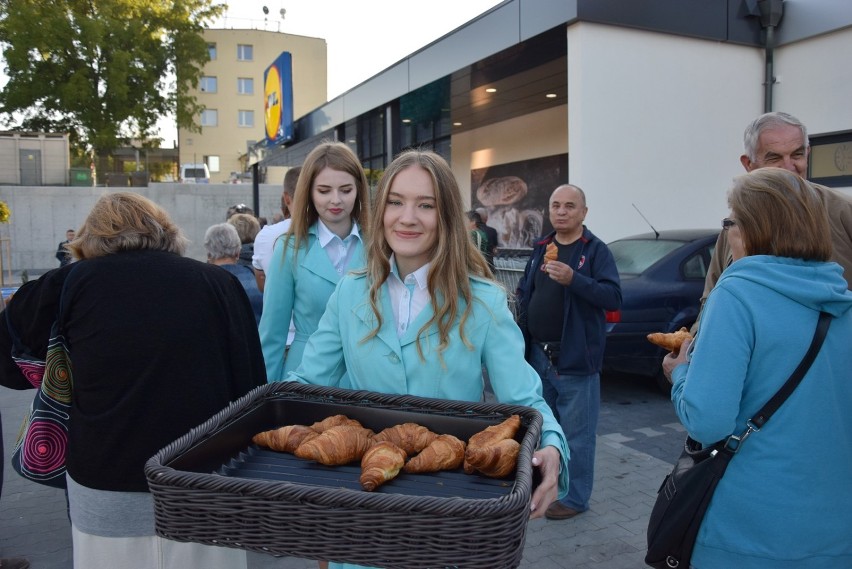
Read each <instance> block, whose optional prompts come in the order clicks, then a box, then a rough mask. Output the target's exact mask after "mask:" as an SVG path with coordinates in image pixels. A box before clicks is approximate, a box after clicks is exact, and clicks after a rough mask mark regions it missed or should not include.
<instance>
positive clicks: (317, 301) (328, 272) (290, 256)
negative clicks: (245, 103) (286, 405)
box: [259, 142, 368, 381]
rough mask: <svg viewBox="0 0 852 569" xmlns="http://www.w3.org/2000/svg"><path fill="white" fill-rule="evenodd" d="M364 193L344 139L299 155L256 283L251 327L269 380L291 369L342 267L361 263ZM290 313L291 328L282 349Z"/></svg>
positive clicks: (357, 166)
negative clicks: (285, 225)
mask: <svg viewBox="0 0 852 569" xmlns="http://www.w3.org/2000/svg"><path fill="white" fill-rule="evenodd" d="M367 192H368V187H367V177H366V175H365V174H364V169H363V168H362V167H361V163H360V162H359V160H358V157H357V156H355V153H353V152H352V150H350V149H349V147H347V146H346V145H345V144H342V143H339V142H326V143H322V144H320V145H319V146H317V147H316V148H314V149H313V150H312V151H311V153H310V154H308V157H307V158H306V159H305V162H304V164H303V165H302V171H301V173H300V174H299V181H298V182H297V184H296V191H295V195H294V197H293V207H292V224H291V225H290V229H289V231H288V232H287V233H285V234H284V235H283V236H281V237H280V238H279V239H278V241H277V242H276V243H275V247H274V250H273V255H272V259H271V260H270V263H269V271H267V274H266V284H265V286H264V289H263V316H262V317H261V319H260V330H259V331H260V341H261V345H262V347H263V358H264V361H265V363H266V374H267V379H268V380H269V381H280V380H282V379H284V378H285V377H286V375H287V372H289V371H292V370H295V369H296V368H297V367H299V363H300V362H301V360H302V352H303V351H304V349H305V343H306V342H307V340H308V337H310V335H311V334H312V333H313V332H314V331H315V330H316V328H317V324H318V323H319V319H320V317H321V316H322V314H323V312H324V311H325V305H326V302H327V301H328V297H329V296H331V293H332V292H333V291H334V287H335V286H336V285H337V283H338V282H339V281H340V279H341V278H342V277H343V275H345V274H346V272H347V271H349V270H351V269H353V268H362V267H363V266H364V246H363V244H362V242H361V237H362V236H361V228H362V227H363V226H364V225H365V224H366V221H367V216H368V212H367V209H368V206H367V202H368V193H367ZM291 317H292V319H293V323H294V326H295V328H296V334H295V337H294V339H293V343H292V344H291V346H290V348H289V350H288V349H287V334H288V331H289V327H290V319H291Z"/></svg>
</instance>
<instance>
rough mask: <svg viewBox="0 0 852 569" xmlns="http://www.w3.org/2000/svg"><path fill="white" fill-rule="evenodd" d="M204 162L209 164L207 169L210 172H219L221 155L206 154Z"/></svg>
mask: <svg viewBox="0 0 852 569" xmlns="http://www.w3.org/2000/svg"><path fill="white" fill-rule="evenodd" d="M204 163H205V164H207V169H208V170H210V172H211V173H212V172H218V171H219V157H218V156H205V157H204Z"/></svg>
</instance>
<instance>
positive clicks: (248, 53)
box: [237, 43, 254, 61]
mask: <svg viewBox="0 0 852 569" xmlns="http://www.w3.org/2000/svg"><path fill="white" fill-rule="evenodd" d="M253 52H254V48H253V46H250V45H248V44H244V43H240V44H237V61H251V60H252V59H254V53H253Z"/></svg>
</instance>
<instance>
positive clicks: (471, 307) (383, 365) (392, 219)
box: [289, 150, 568, 568]
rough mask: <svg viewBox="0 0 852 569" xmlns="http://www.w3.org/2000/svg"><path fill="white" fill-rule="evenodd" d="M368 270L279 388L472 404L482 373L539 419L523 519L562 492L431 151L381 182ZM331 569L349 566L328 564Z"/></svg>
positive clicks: (563, 481) (547, 438)
mask: <svg viewBox="0 0 852 569" xmlns="http://www.w3.org/2000/svg"><path fill="white" fill-rule="evenodd" d="M375 199H376V203H375V209H374V215H373V217H372V220H371V224H370V244H369V247H368V251H367V267H366V269H365V270H363V271H360V272H358V273H350V274H349V275H347V276H346V277H344V278H343V280H342V281H341V282H340V284H339V286H338V288H337V290H336V291H335V292H334V294H333V295H332V296H331V298H330V300H329V302H328V306H327V309H326V312H325V314H324V315H323V317H322V319H321V321H320V323H319V327H318V329H317V331H316V332H315V333H314V335H313V336H312V337H311V339H310V342H308V345H307V347H306V349H305V354H304V357H303V359H302V365H301V367H300V368H299V369H298V370H297V371H296V372H295V373H293V374H290V376H289V379H293V380H297V381H301V382H304V383H312V384H322V385H330V386H336V387H339V386H340V385H341V383H340V382H341V379H342V378H343V377H344V376H348V377H347V379H346V380H345V381H346V383H347V385H346V386H347V387H352V388H353V389H366V390H370V391H378V392H382V393H393V394H410V395H417V396H422V397H432V398H444V399H456V400H464V401H480V400H481V399H482V396H483V390H484V384H483V379H482V367H483V365H484V366H485V367H486V368H487V370H488V374H489V378H490V380H491V384H492V387H493V389H494V394H495V396H496V397H497V399H498V400H499V401H500V402H503V403H511V404H520V405H528V406H531V407H535V408H536V409H538V410H539V411H540V412H541V414H542V416H543V417H544V424H543V427H542V440H541V445H540V448H539V450H538V451H536V453H535V454H534V458H533V465H534V466H536V467H538V468H540V470H541V474H542V482H541V484H540V485H539V486H538V487H537V488H536V489H535V491H534V493H533V498H532V504H531V508H532V517H539V516H543V515H544V511H545V509H546V508H547V505H548V504H550V503H551V502H552V501H553V500H555V499H556V495H557V487H558V490H559V492H560V493H562V494H564V493H565V492H567V488H568V478H567V473H568V465H567V460H568V449H567V447H566V444H565V438H564V436H563V434H562V430H561V429H560V427H559V424H558V423H557V422H556V420H555V418H554V417H553V414H552V413H551V411H550V408H549V407H548V406H547V404H546V403H545V401H544V399H543V397H542V394H541V381H540V380H539V378H538V375H537V374H536V372H535V370H533V369H532V368H531V367H530V366H529V365H528V364H527V363H526V361H525V360H524V341H523V338H522V337H521V332H520V330H519V329H518V327H517V325H516V324H515V322H514V320H513V319H512V314H511V312H510V311H509V307H508V304H507V301H506V292H505V291H504V290H503V289H502V288H501V287H500V286H499V285H498V284H497V283H496V282H494V281H493V280H491V278H490V275H491V272H490V270H489V269H488V265H487V264H486V262H485V259H484V258H483V257H482V255H481V254H480V253H479V251H477V249H476V248H475V246H474V245H473V243H472V242H471V240H470V236H469V234H468V230H467V223H466V219H465V215H464V210H463V208H462V203H461V193H460V191H459V187H458V183H457V182H456V180H455V178H454V177H453V173H452V171H451V170H450V167H449V166H448V165H447V163H446V161H444V159H443V158H441V157H440V156H439V155H437V154H435V153H433V152H422V151H413V150H412V151H406V152H404V153H402V154H401V155H400V156H398V157H397V158H396V159H395V160H394V161H393V162H392V163H391V164H390V165H389V166H388V168H387V169H386V170H385V173H384V175H383V177H382V180H381V181H380V182H379V188H378V193H377V195H376V198H375ZM330 567H332V568H341V567H352V566H346V565H340V564H335V563H331V565H330Z"/></svg>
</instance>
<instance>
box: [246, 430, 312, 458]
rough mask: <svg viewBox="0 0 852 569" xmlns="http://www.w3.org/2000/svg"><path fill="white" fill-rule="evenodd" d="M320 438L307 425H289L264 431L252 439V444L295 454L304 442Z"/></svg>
mask: <svg viewBox="0 0 852 569" xmlns="http://www.w3.org/2000/svg"><path fill="white" fill-rule="evenodd" d="M317 436H319V433H318V432H316V431H315V430H313V429H312V428H310V427H307V426H305V425H287V426H286V427H281V428H278V429H272V430H271V431H263V432H262V433H258V434H256V435H255V436H253V437H252V438H251V440H252V442H253V443H255V444H258V445H260V446H264V447H268V448H270V449H272V450H275V451H278V452H293V451H294V450H296V448H297V447H298V446H299V445H301V444H302V443H303V442H305V441H308V440H310V439H312V438H314V437H317Z"/></svg>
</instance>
